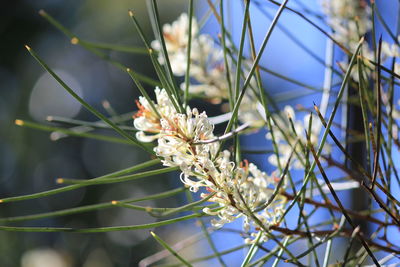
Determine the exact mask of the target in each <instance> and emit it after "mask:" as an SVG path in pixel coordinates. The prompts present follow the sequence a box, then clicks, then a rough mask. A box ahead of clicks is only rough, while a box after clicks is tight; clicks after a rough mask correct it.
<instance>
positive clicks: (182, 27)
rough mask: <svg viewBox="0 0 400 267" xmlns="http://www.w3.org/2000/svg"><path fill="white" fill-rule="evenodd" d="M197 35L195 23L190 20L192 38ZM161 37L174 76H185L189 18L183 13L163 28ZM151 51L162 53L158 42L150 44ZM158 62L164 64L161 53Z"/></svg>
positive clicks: (193, 20)
mask: <svg viewBox="0 0 400 267" xmlns="http://www.w3.org/2000/svg"><path fill="white" fill-rule="evenodd" d="M197 33H198V25H197V21H196V20H195V19H194V18H193V19H192V38H194V37H195V36H196V35H197ZM163 36H164V40H165V46H166V48H167V52H168V57H169V60H170V63H171V68H172V71H173V72H174V74H175V75H177V76H181V75H184V74H185V71H186V63H187V43H188V36H189V18H188V15H187V14H186V13H183V14H181V15H180V16H179V18H178V19H177V20H176V21H174V22H173V23H172V24H165V25H164V26H163ZM151 46H152V48H153V49H155V50H157V51H159V52H160V51H162V48H161V44H160V42H159V41H158V40H155V41H153V42H152V43H151ZM158 60H159V62H160V63H161V64H164V58H163V56H162V53H159V56H158Z"/></svg>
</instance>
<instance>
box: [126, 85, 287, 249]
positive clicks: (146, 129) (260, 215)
mask: <svg viewBox="0 0 400 267" xmlns="http://www.w3.org/2000/svg"><path fill="white" fill-rule="evenodd" d="M155 93H156V98H157V103H152V104H153V106H154V107H155V108H156V109H157V110H158V111H159V112H158V113H159V114H158V115H157V114H156V113H155V112H153V111H152V110H151V108H152V106H151V105H150V103H149V102H148V101H147V100H146V99H145V98H140V99H139V101H138V107H139V112H138V113H137V115H136V116H135V120H134V125H135V127H136V128H137V129H138V130H140V131H139V132H138V133H137V137H138V139H139V140H140V141H142V142H151V141H153V140H155V139H157V142H158V145H157V146H156V147H155V149H154V151H155V152H156V154H157V156H159V157H160V158H162V162H163V164H164V165H165V166H178V167H179V168H180V169H181V171H182V173H181V181H182V182H183V183H184V184H185V185H187V186H188V187H189V188H190V190H191V191H193V192H197V191H198V190H199V189H205V190H204V191H203V192H202V193H201V197H202V198H209V199H208V201H210V202H215V203H217V204H218V207H217V208H214V209H209V208H205V209H204V212H205V213H207V214H210V215H216V216H218V219H213V220H212V224H213V225H214V226H215V227H221V226H223V225H224V224H226V223H229V222H232V221H234V220H235V219H237V218H239V217H243V218H244V225H245V227H244V228H245V230H246V231H250V229H251V227H254V228H257V229H258V228H260V225H259V224H260V222H261V223H262V224H263V225H262V227H268V226H269V225H271V224H274V223H276V222H277V220H278V219H279V218H280V216H281V215H282V213H283V211H284V206H285V202H286V199H285V198H284V197H283V196H281V195H280V194H277V195H276V197H275V198H274V199H273V201H272V202H271V203H270V205H268V207H263V205H264V204H266V203H267V202H268V201H270V198H271V197H272V194H273V192H274V190H275V188H276V186H277V184H278V182H279V179H277V178H276V177H274V176H270V175H267V174H266V173H265V172H262V171H260V170H259V169H258V168H257V166H256V165H254V164H252V163H248V162H247V161H243V162H242V163H241V164H240V166H235V164H234V162H232V161H231V160H230V158H231V156H230V152H229V151H228V150H223V151H221V152H220V146H219V143H218V142H204V141H207V140H212V139H214V138H215V136H214V134H213V130H214V125H213V124H212V123H211V122H210V120H209V119H208V117H207V115H206V113H205V112H202V113H200V112H199V111H198V110H197V109H195V108H194V109H190V108H189V107H188V108H187V110H186V114H181V113H179V112H177V111H176V110H175V109H174V106H173V105H172V103H171V101H170V99H169V98H168V95H167V93H166V92H165V90H164V89H159V88H156V90H155ZM283 186H284V184H283ZM282 188H283V187H282ZM258 209H259V210H258ZM255 217H256V218H257V220H255V219H254V218H255ZM251 235H252V236H254V235H255V233H252V234H251ZM262 238H264V239H265V238H266V236H263V237H262ZM251 240H252V239H251V238H250V239H248V241H249V242H251Z"/></svg>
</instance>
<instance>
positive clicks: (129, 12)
mask: <svg viewBox="0 0 400 267" xmlns="http://www.w3.org/2000/svg"><path fill="white" fill-rule="evenodd" d="M128 14H129V16H130V17H133V16H134V14H133V11H132V10H131V9H130V10H128Z"/></svg>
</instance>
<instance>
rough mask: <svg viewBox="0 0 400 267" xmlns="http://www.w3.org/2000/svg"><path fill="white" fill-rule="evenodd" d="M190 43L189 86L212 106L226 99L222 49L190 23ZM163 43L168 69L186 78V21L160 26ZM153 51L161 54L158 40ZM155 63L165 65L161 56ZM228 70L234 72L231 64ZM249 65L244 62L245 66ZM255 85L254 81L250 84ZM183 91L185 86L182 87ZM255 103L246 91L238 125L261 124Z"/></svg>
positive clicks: (181, 18)
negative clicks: (169, 66)
mask: <svg viewBox="0 0 400 267" xmlns="http://www.w3.org/2000/svg"><path fill="white" fill-rule="evenodd" d="M191 34H192V40H191V53H190V74H189V75H190V79H191V81H195V83H191V84H189V92H190V93H191V94H196V95H200V96H202V97H204V98H207V99H209V100H210V101H211V102H212V103H220V102H221V101H222V100H226V99H228V98H229V84H228V81H227V76H226V70H225V64H224V55H223V49H222V48H221V47H219V46H217V44H216V43H215V41H214V40H213V38H212V37H211V36H210V35H208V34H201V33H199V27H198V24H197V21H196V20H195V19H194V18H193V19H192V31H191ZM163 37H164V40H165V45H166V49H167V52H168V57H169V60H170V63H171V69H172V71H173V73H174V75H176V76H183V75H185V72H186V69H187V56H188V37H189V18H188V15H187V14H186V13H183V14H181V15H180V16H179V18H178V19H177V20H176V21H174V22H173V23H172V24H165V25H164V26H163ZM151 45H152V47H153V49H155V50H157V51H159V52H160V51H161V44H160V42H159V41H158V40H154V41H153V42H152V44H151ZM158 60H159V62H160V63H161V64H164V63H165V62H164V58H163V56H162V53H159V57H158ZM228 64H229V68H230V70H231V71H232V70H233V66H231V65H233V64H231V63H230V62H229V63H228ZM246 64H247V65H248V63H247V62H246V63H245V64H244V65H246ZM253 84H254V81H253ZM180 87H181V89H182V90H184V89H185V83H182V84H181V86H180ZM256 103H257V101H256V96H255V94H254V92H252V91H251V90H247V93H246V94H245V96H244V97H243V100H242V103H241V107H240V111H241V112H240V114H241V115H240V117H239V119H240V120H241V121H246V122H249V123H252V124H262V123H263V122H262V116H260V115H259V113H258V111H257V106H256V105H257V104H256Z"/></svg>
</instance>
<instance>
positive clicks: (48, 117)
mask: <svg viewBox="0 0 400 267" xmlns="http://www.w3.org/2000/svg"><path fill="white" fill-rule="evenodd" d="M53 119H54V117H53V116H47V117H46V121H53Z"/></svg>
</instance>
